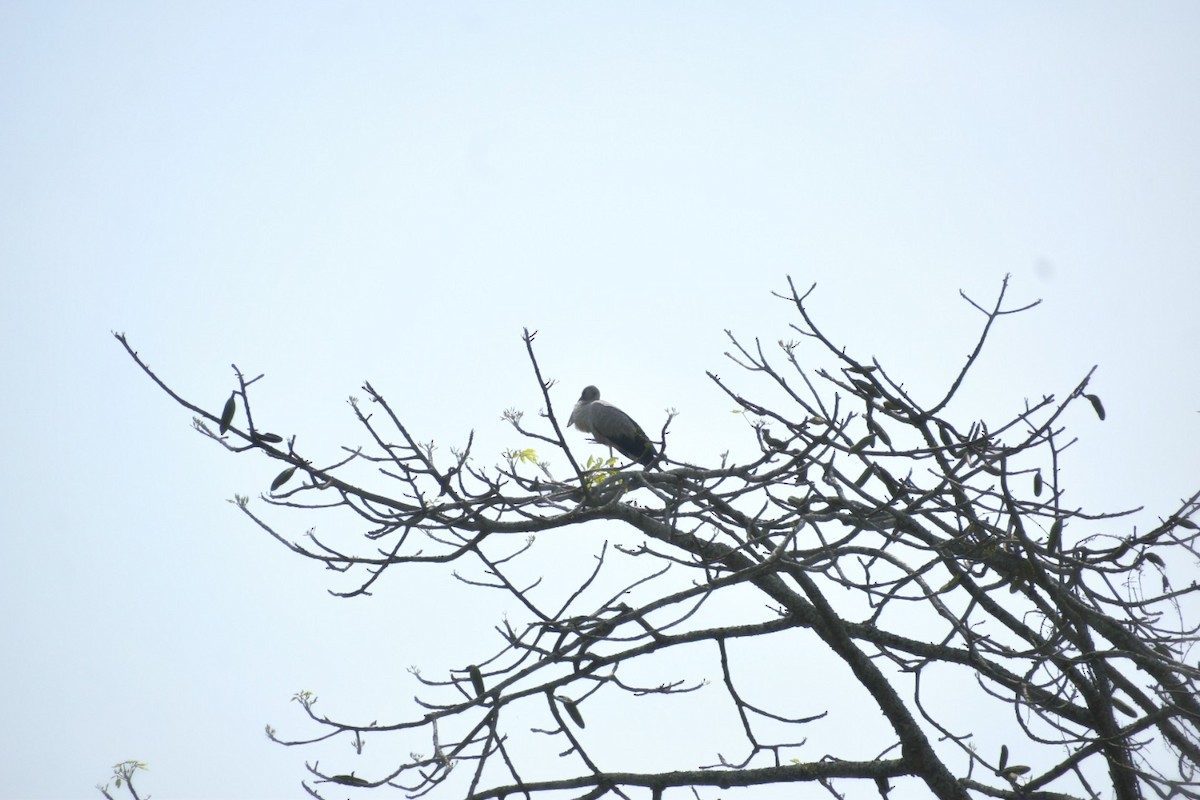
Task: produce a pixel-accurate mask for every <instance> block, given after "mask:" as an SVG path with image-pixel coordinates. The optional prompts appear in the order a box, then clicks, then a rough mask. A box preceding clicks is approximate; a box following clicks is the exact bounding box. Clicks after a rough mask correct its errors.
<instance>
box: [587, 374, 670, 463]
mask: <svg viewBox="0 0 1200 800" xmlns="http://www.w3.org/2000/svg"><path fill="white" fill-rule="evenodd" d="M567 425H568V426H569V425H574V426H575V427H576V428H577V429H579V430H581V431H583V432H584V433H590V434H591V435H592V438H593V439H595V440H596V441H597V442H599V443H600V444H606V445H608V446H609V447H613V448H616V449H617V450H618V451H619V452H620V453H621V455H623V456H625V457H626V458H630V459H633V460H634V461H636V462H637V463H639V464H641V465H642V466H644V467H650V466H653V465H654V462H655V461H657V460H658V452H657V451H656V450H655V449H654V445H653V444H652V443H651V442H650V437H649V436H647V435H646V432H645V431H643V430H642V426H641V425H638V424H637V423H636V422H634V421H633V418H632V417H630V416H629V415H628V414H626V413H625V412H624V411H622V410H621V409H619V408H617V407H616V406H614V405H613V404H612V403H606V402H604V401H603V400H601V399H600V390H599V389H597V388H596V387H595V386H588V387H587V388H585V389H584V390H583V394H581V395H579V402H578V403H576V404H575V409H574V410H573V411H571V416H570V417H569V418H568V419H567Z"/></svg>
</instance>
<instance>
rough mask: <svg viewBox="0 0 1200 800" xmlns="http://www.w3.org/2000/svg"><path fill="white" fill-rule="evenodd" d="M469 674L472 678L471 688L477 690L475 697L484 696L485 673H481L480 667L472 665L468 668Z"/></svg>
mask: <svg viewBox="0 0 1200 800" xmlns="http://www.w3.org/2000/svg"><path fill="white" fill-rule="evenodd" d="M467 674H468V675H470V676H471V687H472V688H473V689H474V690H475V696H476V697H481V696H483V673H482V672H480V671H479V667H477V666H475V665H474V664H472V665H471V666H469V667H467Z"/></svg>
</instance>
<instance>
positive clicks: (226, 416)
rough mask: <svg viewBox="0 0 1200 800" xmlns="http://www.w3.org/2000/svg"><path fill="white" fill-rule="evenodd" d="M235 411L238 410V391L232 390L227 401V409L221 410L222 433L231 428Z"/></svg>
mask: <svg viewBox="0 0 1200 800" xmlns="http://www.w3.org/2000/svg"><path fill="white" fill-rule="evenodd" d="M235 411H237V392H231V393H230V394H229V399H228V400H226V401H225V409H224V410H223V411H222V412H221V433H222V434H224V433H225V432H226V431H228V430H229V426H230V424H231V423H232V422H233V414H234V412H235Z"/></svg>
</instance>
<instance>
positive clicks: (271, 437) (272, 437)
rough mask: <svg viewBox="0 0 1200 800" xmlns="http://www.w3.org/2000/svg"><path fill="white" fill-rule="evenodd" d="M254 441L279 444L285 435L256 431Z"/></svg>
mask: <svg viewBox="0 0 1200 800" xmlns="http://www.w3.org/2000/svg"><path fill="white" fill-rule="evenodd" d="M254 441H256V442H266V443H268V444H279V443H280V442H282V441H283V437H282V436H280V435H279V434H278V433H256V434H254Z"/></svg>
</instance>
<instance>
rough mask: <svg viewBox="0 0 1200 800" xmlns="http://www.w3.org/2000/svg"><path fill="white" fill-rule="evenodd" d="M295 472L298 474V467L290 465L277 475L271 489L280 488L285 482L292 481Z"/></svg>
mask: <svg viewBox="0 0 1200 800" xmlns="http://www.w3.org/2000/svg"><path fill="white" fill-rule="evenodd" d="M295 474H296V468H295V467H288V468H287V469H285V470H284V471H283V472H281V473H279V474H278V475H276V476H275V480H273V481H271V491H272V492H273V491H275V490H276V489H278V488H279V487H280V486H283V485H284V484H285V483H287V482H288V481H290V480H291V479H292V476H293V475H295Z"/></svg>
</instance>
